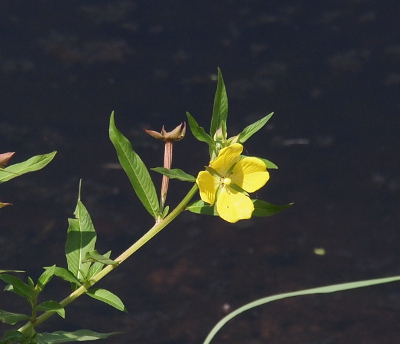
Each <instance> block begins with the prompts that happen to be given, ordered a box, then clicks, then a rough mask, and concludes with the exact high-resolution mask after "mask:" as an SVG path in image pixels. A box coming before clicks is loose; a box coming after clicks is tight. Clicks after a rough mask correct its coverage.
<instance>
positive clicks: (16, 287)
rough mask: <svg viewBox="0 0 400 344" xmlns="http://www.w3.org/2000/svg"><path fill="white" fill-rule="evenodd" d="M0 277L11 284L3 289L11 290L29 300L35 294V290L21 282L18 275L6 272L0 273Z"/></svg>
mask: <svg viewBox="0 0 400 344" xmlns="http://www.w3.org/2000/svg"><path fill="white" fill-rule="evenodd" d="M0 279H1V280H3V281H4V282H6V283H8V284H9V285H10V286H11V287H10V288H7V287H6V289H5V290H7V291H12V292H14V293H16V294H18V295H20V296H22V297H25V298H27V299H29V300H30V299H32V297H33V296H34V295H35V290H34V289H33V288H32V287H31V286H29V285H28V284H26V283H24V282H22V281H21V280H20V279H19V278H18V277H15V276H12V275H8V274H0Z"/></svg>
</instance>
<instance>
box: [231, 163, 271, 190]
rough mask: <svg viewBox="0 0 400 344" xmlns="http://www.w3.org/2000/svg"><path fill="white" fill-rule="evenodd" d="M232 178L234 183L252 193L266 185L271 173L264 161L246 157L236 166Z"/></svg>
mask: <svg viewBox="0 0 400 344" xmlns="http://www.w3.org/2000/svg"><path fill="white" fill-rule="evenodd" d="M230 178H231V180H232V183H235V184H236V185H238V186H240V187H241V188H242V189H243V190H245V191H247V192H250V193H251V192H254V191H257V190H258V189H260V188H262V187H263V186H264V185H265V183H266V182H267V181H268V179H269V172H268V171H267V168H266V166H265V164H264V162H263V161H262V160H260V159H258V158H253V157H246V158H243V159H242V160H240V161H239V162H238V163H237V164H236V165H235V167H234V168H233V170H232V175H231V176H230Z"/></svg>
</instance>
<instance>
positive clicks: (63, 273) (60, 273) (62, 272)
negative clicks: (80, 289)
mask: <svg viewBox="0 0 400 344" xmlns="http://www.w3.org/2000/svg"><path fill="white" fill-rule="evenodd" d="M50 268H52V267H50ZM50 268H47V267H45V269H50ZM54 275H56V276H57V277H60V278H62V279H63V280H64V281H67V282H71V283H74V284H76V285H77V286H80V285H81V282H80V281H79V280H78V279H77V278H76V277H75V276H74V274H73V273H72V272H71V271H69V270H67V269H64V268H59V267H55V269H54Z"/></svg>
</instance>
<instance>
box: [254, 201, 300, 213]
mask: <svg viewBox="0 0 400 344" xmlns="http://www.w3.org/2000/svg"><path fill="white" fill-rule="evenodd" d="M252 201H253V203H254V212H253V216H258V217H265V216H271V215H274V214H276V213H279V212H280V211H282V210H284V209H286V208H289V207H290V206H292V205H293V203H289V204H285V205H274V204H271V203H268V202H264V201H261V200H259V199H253V200H252Z"/></svg>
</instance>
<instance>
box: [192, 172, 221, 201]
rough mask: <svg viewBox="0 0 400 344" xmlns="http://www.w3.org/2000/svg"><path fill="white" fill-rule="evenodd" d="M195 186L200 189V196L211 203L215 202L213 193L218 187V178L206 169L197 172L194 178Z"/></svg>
mask: <svg viewBox="0 0 400 344" xmlns="http://www.w3.org/2000/svg"><path fill="white" fill-rule="evenodd" d="M196 183H197V186H198V187H199V190H200V198H201V199H202V200H203V201H204V202H206V203H210V204H211V205H213V204H214V202H215V194H216V192H217V189H218V178H216V177H213V176H212V175H211V173H209V172H207V171H201V172H199V174H198V176H197V179H196Z"/></svg>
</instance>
